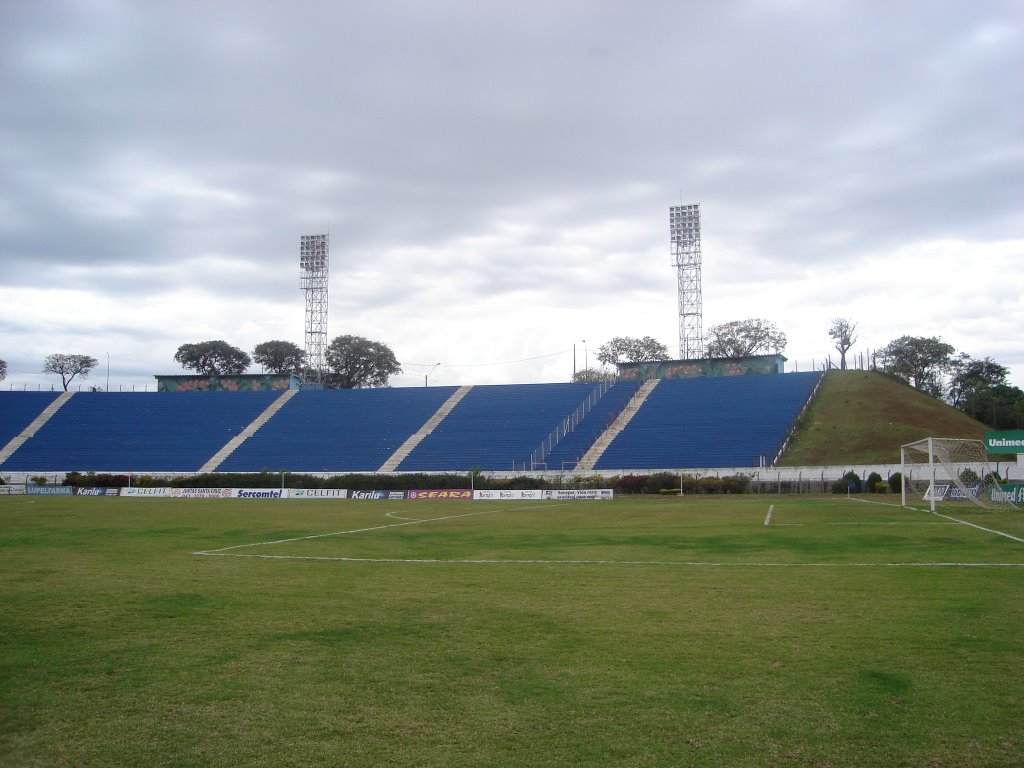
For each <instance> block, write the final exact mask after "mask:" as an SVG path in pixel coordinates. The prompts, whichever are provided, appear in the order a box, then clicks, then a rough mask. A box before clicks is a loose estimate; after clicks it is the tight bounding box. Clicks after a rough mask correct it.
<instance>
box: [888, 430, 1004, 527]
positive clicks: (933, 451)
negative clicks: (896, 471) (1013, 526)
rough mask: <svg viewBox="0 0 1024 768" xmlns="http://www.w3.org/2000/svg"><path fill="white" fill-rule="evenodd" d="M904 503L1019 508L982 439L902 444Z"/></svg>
mask: <svg viewBox="0 0 1024 768" xmlns="http://www.w3.org/2000/svg"><path fill="white" fill-rule="evenodd" d="M900 472H901V475H902V479H903V481H902V483H901V485H902V494H901V503H902V504H903V506H905V507H906V506H908V502H915V501H916V502H920V501H926V502H928V503H929V505H930V509H931V511H932V512H934V511H935V505H936V503H937V502H940V501H949V502H962V503H971V504H975V505H977V506H979V507H983V508H984V509H1006V508H1012V509H1017V508H1018V507H1017V506H1016V504H1014V503H1013V502H1012V501H1011V500H1010V499H1009V498H1007V494H1005V493H1003V491H1002V488H1000V483H999V477H998V475H996V473H995V472H994V471H993V470H992V467H991V466H990V465H989V463H988V452H987V450H986V448H985V443H984V441H982V440H971V439H966V438H950V437H926V438H925V439H923V440H917V441H915V442H913V443H907V444H906V445H902V446H900Z"/></svg>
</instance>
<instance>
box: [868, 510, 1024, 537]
mask: <svg viewBox="0 0 1024 768" xmlns="http://www.w3.org/2000/svg"><path fill="white" fill-rule="evenodd" d="M856 501H860V502H863V503H864V504H882V505H884V506H887V507H899V508H900V509H913V510H915V511H917V512H925V513H927V514H930V515H935V516H936V517H943V518H945V519H946V520H952V521H953V522H954V523H960V524H961V525H967V526H970V527H971V528H977V529H978V530H979V531H985V533H992V534H995V535H996V536H1003V537H1004V538H1007V539H1012V540H1013V541H1019V542H1020V543H1021V544H1024V539H1022V538H1020V537H1019V536H1014V535H1013V534H1010V533H1006V532H1004V531H997V530H996V529H995V528H986V527H985V526H983V525H978V524H977V523H969V522H967V521H966V520H961V519H960V518H959V517H953V516H952V515H944V514H942V513H941V512H932V511H931V510H930V509H919V508H918V507H911V506H906V507H904V506H902V505H900V504H890V503H888V502H885V501H869V500H868V499H856Z"/></svg>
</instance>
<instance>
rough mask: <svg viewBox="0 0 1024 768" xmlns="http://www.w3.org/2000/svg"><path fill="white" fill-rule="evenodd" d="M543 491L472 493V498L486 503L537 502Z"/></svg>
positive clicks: (506, 490)
mask: <svg viewBox="0 0 1024 768" xmlns="http://www.w3.org/2000/svg"><path fill="white" fill-rule="evenodd" d="M544 493H545V492H544V491H541V490H513V489H505V490H498V491H474V492H473V498H474V499H477V500H487V501H523V500H524V499H532V500H536V501H539V500H541V499H543V498H544Z"/></svg>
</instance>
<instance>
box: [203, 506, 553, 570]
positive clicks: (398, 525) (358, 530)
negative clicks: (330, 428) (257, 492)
mask: <svg viewBox="0 0 1024 768" xmlns="http://www.w3.org/2000/svg"><path fill="white" fill-rule="evenodd" d="M424 503H428V502H424ZM539 506H540V505H538V504H534V505H531V506H527V507H504V508H496V509H485V510H481V511H479V512H466V513H464V514H461V515H445V516H444V517H428V518H424V519H422V520H407V521H405V522H402V523H389V524H388V525H374V526H371V527H369V528H353V529H351V530H348V531H333V532H331V533H314V534H312V535H310V536H293V537H292V538H289V539H276V540H274V541H255V542H253V543H252V544H235V545H233V546H230V547H221V548H220V549H210V550H206V551H203V552H193V553H192V554H193V555H217V554H221V553H222V552H230V551H231V550H234V549H245V548H246V547H266V546H270V545H271V544H288V543H289V542H293V541H308V540H309V539H325V538H329V537H331V536H346V535H348V534H351V533H366V532H367V531H382V530H385V529H387V528H401V527H402V526H406V525H421V524H423V523H436V522H439V521H441V520H457V519H458V518H460V517H474V516H476V515H490V514H493V513H495V512H512V511H515V510H522V509H537V508H538V507H539ZM253 557H260V555H253Z"/></svg>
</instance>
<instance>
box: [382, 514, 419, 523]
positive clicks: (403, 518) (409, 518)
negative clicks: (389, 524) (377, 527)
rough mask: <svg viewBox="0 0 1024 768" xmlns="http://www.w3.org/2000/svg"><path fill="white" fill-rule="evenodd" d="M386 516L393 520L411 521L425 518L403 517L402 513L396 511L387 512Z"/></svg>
mask: <svg viewBox="0 0 1024 768" xmlns="http://www.w3.org/2000/svg"><path fill="white" fill-rule="evenodd" d="M384 517H390V518H391V519H392V520H407V521H409V522H412V521H414V520H422V519H423V518H422V517H402V516H401V515H396V514H395V513H394V512H385V513H384Z"/></svg>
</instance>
